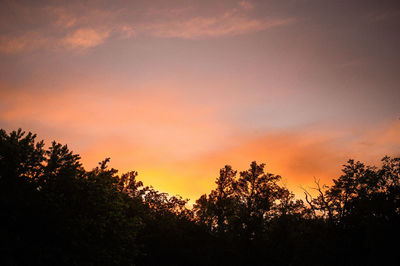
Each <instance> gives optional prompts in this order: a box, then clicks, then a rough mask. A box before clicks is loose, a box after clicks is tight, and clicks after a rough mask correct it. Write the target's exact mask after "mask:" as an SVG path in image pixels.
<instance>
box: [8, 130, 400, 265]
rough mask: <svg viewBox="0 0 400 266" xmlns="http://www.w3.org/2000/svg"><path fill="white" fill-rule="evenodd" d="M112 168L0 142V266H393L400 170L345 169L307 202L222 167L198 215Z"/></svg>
mask: <svg viewBox="0 0 400 266" xmlns="http://www.w3.org/2000/svg"><path fill="white" fill-rule="evenodd" d="M109 160H110V159H109V158H106V159H105V160H104V161H102V162H100V163H99V165H98V167H96V168H94V169H92V170H89V171H88V170H86V169H84V168H83V166H82V164H81V162H80V156H79V155H78V154H74V153H73V152H72V151H70V150H69V149H68V147H67V146H66V145H62V144H59V143H57V142H53V143H51V145H50V146H49V147H48V148H46V147H45V144H44V142H43V141H37V140H36V135H35V134H32V133H30V132H29V133H26V132H24V131H22V130H21V129H19V130H17V131H13V132H9V133H7V132H6V131H5V130H1V131H0V210H1V212H0V213H1V220H2V226H1V230H0V234H1V244H0V253H1V254H0V260H1V265H389V264H393V265H395V264H397V263H396V261H397V252H398V247H399V245H398V240H399V236H400V227H399V225H400V223H399V222H400V158H390V157H384V158H383V159H382V163H381V165H380V166H379V167H375V166H368V165H365V164H363V163H361V162H358V161H355V160H349V161H348V162H347V163H346V164H344V165H343V168H342V175H341V176H339V177H336V178H333V180H332V181H333V182H332V184H331V185H329V186H327V185H324V184H320V182H319V181H318V179H315V188H313V189H312V191H306V190H305V191H304V193H305V195H304V196H305V197H304V198H305V200H300V199H297V198H295V196H294V194H293V193H292V192H291V191H289V190H288V189H287V188H285V187H284V186H282V185H280V179H281V177H280V176H279V175H276V174H272V173H268V172H267V169H266V166H265V164H263V163H257V162H251V164H250V166H249V168H248V169H247V170H243V171H237V170H235V169H233V168H232V167H231V166H229V165H226V166H224V167H223V168H222V169H221V170H220V175H219V177H218V178H217V179H216V181H215V186H214V189H213V190H212V191H211V192H208V193H207V194H204V195H203V196H201V197H200V198H199V199H197V200H196V203H195V204H194V206H193V208H188V207H187V204H186V203H187V200H186V199H183V198H181V197H179V196H169V195H168V194H166V193H161V192H159V191H157V190H156V189H155V188H153V187H152V186H147V184H146V185H145V184H143V183H142V182H141V181H139V179H138V173H137V172H136V171H131V172H128V173H125V174H121V175H119V174H118V173H117V172H118V171H117V170H116V169H113V168H110V167H109Z"/></svg>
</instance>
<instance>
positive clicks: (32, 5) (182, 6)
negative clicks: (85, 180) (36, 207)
mask: <svg viewBox="0 0 400 266" xmlns="http://www.w3.org/2000/svg"><path fill="white" fill-rule="evenodd" d="M361 2H362V3H363V4H361ZM361 2H360V1H346V2H340V1H332V3H329V4H326V3H325V4H321V2H320V1H250V0H248V1H219V2H215V1H113V2H112V3H111V2H109V1H94V0H93V1H92V0H89V1H84V2H82V1H68V2H63V1H57V2H52V1H35V2H31V1H11V0H7V1H2V2H1V3H0V10H1V11H0V15H1V16H0V126H1V128H4V129H6V130H12V129H17V128H19V127H21V128H23V129H24V130H27V131H33V132H35V133H37V134H38V137H39V138H40V139H45V140H46V141H47V143H49V142H50V141H51V140H53V139H55V140H57V141H59V142H61V143H66V144H68V145H69V146H70V147H71V149H72V150H73V151H74V152H76V153H79V154H81V156H82V158H83V163H84V165H85V166H86V167H87V168H91V167H94V166H96V164H97V162H99V161H101V160H102V159H104V158H105V157H111V166H113V167H114V168H117V169H120V170H121V171H122V172H123V171H128V170H137V171H138V172H139V177H140V179H141V180H143V181H144V182H145V183H146V184H148V185H153V186H154V187H155V188H156V189H159V190H161V191H165V192H168V193H171V194H180V195H182V196H183V197H187V198H190V199H191V200H192V201H194V200H195V199H197V198H198V197H199V196H200V195H201V194H203V193H208V192H209V191H210V190H211V189H212V188H213V187H214V180H215V178H216V177H217V175H218V173H219V169H220V168H222V167H223V166H224V165H225V164H231V165H232V166H233V167H234V168H235V169H237V170H239V171H241V170H245V169H247V168H248V166H249V164H250V162H251V161H253V160H257V161H258V162H260V163H261V162H264V163H266V164H267V171H269V172H272V173H275V174H280V175H282V177H283V183H284V184H286V185H287V186H288V187H289V188H290V189H292V190H293V191H295V192H296V194H297V195H299V196H301V193H302V192H301V189H300V186H303V187H308V186H312V182H313V177H314V176H315V177H317V178H320V179H321V180H322V182H324V183H329V181H330V180H331V178H332V177H338V175H339V174H340V169H341V166H342V164H344V163H345V162H346V161H347V160H348V159H349V158H354V159H356V160H362V161H365V162H367V163H371V164H377V163H378V162H379V159H381V158H382V157H383V156H384V155H391V156H400V120H399V117H400V105H399V100H400V88H399V84H400V75H399V74H400V73H399V69H400V60H399V59H400V55H399V53H398V47H400V37H399V35H398V34H397V33H398V26H399V21H400V8H399V6H398V5H397V4H396V1H383V2H382V3H379V4H378V3H377V1H361Z"/></svg>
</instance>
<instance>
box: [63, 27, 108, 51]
mask: <svg viewBox="0 0 400 266" xmlns="http://www.w3.org/2000/svg"><path fill="white" fill-rule="evenodd" d="M109 36H110V32H109V31H108V30H96V29H93V28H80V29H77V30H75V31H74V32H71V33H69V34H68V35H67V36H66V37H65V38H64V39H62V40H61V44H62V45H64V46H65V47H66V48H70V49H87V48H91V47H95V46H98V45H100V44H101V43H103V42H104V41H105V40H106V39H107V38H108V37H109Z"/></svg>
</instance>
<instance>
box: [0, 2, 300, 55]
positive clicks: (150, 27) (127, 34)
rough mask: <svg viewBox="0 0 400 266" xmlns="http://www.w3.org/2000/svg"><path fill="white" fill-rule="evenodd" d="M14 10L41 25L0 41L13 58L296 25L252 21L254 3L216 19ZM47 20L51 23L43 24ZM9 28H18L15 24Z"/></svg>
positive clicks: (186, 13) (189, 14)
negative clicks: (112, 41)
mask: <svg viewBox="0 0 400 266" xmlns="http://www.w3.org/2000/svg"><path fill="white" fill-rule="evenodd" d="M12 9H13V10H12V12H15V13H24V14H25V15H26V17H25V18H24V20H26V21H29V22H30V23H31V24H32V25H35V29H24V30H23V33H22V34H21V33H20V34H19V35H16V34H14V33H9V34H4V35H3V36H2V37H1V38H0V52H2V53H7V54H13V53H20V52H24V51H31V50H35V49H40V48H45V49H53V50H54V49H59V48H65V49H68V50H78V51H82V50H86V49H89V48H94V47H96V46H99V45H101V44H103V43H104V42H106V41H107V40H108V39H110V38H113V37H114V38H115V37H116V38H122V39H128V38H131V37H133V36H136V37H137V36H139V37H140V36H145V35H151V36H154V37H158V38H181V39H200V38H217V37H223V36H235V35H243V34H248V33H252V32H259V31H264V30H267V29H270V28H273V27H277V26H283V25H287V24H289V23H291V22H292V21H293V19H291V18H275V17H274V18H272V17H271V18H270V17H261V18H254V17H251V16H250V15H251V12H252V10H253V9H254V5H253V4H252V3H250V2H249V1H241V2H239V3H237V4H236V5H235V6H233V7H232V6H226V7H225V8H223V9H222V10H220V11H218V12H216V13H213V14H207V12H197V11H196V9H194V8H192V7H191V6H184V7H180V8H176V9H168V10H163V9H159V10H154V9H152V12H145V10H141V9H140V8H138V10H136V9H131V8H130V9H129V8H123V7H121V8H119V9H111V10H104V9H98V8H91V7H90V5H83V4H75V5H71V6H59V5H57V6H53V5H46V6H43V7H37V8H35V9H34V12H33V11H32V12H29V7H27V6H22V5H17V4H16V5H13V6H12ZM141 13H145V15H140V14H141ZM176 14H179V16H177V15H176ZM136 17H138V18H136ZM42 18H45V19H44V21H47V23H44V22H41V21H40V19H42ZM10 23H11V22H10ZM9 27H10V28H12V27H13V26H12V24H10V25H9ZM14 32H20V31H14Z"/></svg>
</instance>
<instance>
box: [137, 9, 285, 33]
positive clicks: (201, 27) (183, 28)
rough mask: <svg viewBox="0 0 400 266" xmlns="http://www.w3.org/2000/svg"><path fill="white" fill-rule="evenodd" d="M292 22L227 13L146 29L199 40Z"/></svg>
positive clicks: (150, 31) (158, 24)
mask: <svg viewBox="0 0 400 266" xmlns="http://www.w3.org/2000/svg"><path fill="white" fill-rule="evenodd" d="M291 21H292V20H291V19H271V20H270V19H263V20H261V19H252V18H248V17H244V16H240V15H237V14H235V13H231V12H227V13H225V14H223V15H221V16H218V17H203V16H199V17H195V18H189V19H187V20H182V21H172V22H170V21H168V22H161V23H154V24H149V25H146V26H145V27H144V29H145V31H147V32H149V33H150V34H151V35H155V36H157V37H165V38H171V37H172V38H183V39H198V38H208V37H220V36H227V35H240V34H246V33H250V32H257V31H263V30H266V29H269V28H272V27H276V26H280V25H285V24H288V23H290V22H291Z"/></svg>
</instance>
